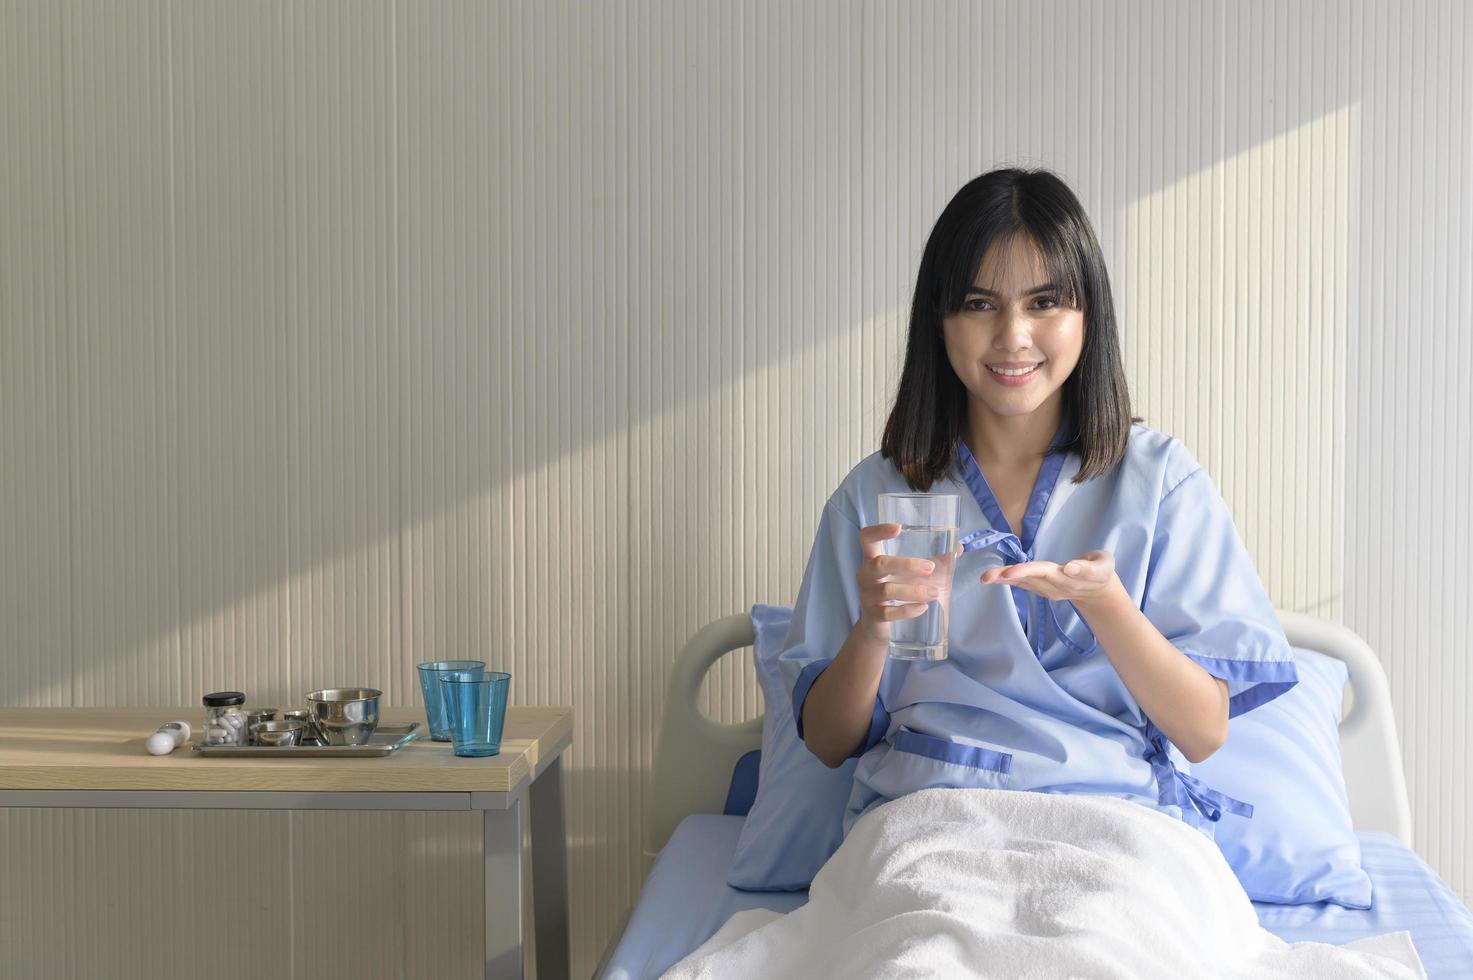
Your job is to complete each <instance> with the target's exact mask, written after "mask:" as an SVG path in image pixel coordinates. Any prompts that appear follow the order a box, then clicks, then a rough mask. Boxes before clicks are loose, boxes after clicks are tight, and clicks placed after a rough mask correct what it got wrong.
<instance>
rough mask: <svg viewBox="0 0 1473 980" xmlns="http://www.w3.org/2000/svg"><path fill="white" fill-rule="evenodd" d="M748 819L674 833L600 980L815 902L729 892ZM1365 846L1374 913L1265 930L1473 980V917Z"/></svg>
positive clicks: (1402, 865)
mask: <svg viewBox="0 0 1473 980" xmlns="http://www.w3.org/2000/svg"><path fill="white" fill-rule="evenodd" d="M742 820H743V818H742V817H736V816H719V815H715V814H695V815H693V816H690V817H687V818H686V819H685V820H684V821H683V822H682V823H681V824H680V826H679V827H678V828H676V830H675V834H674V836H672V837H671V838H670V843H669V844H668V845H666V847H665V850H664V851H662V852H661V854H660V857H659V859H658V860H656V862H655V866H654V868H653V869H652V870H651V871H650V876H649V879H648V880H647V881H646V882H645V886H644V890H643V892H641V893H640V896H639V901H638V903H637V904H636V905H635V907H634V911H633V912H632V913H631V915H630V917H629V923H628V927H627V928H626V929H625V931H624V935H623V937H622V938H621V939H620V941H619V944H618V945H617V946H616V947H615V949H614V952H613V954H612V955H611V956H610V958H609V962H608V964H607V965H606V967H605V969H604V971H603V973H602V974H600V976H601V978H602V980H646V978H648V977H658V976H659V975H660V974H661V973H663V972H664V971H665V970H667V969H669V968H670V967H671V966H672V965H673V964H674V963H675V962H676V961H678V960H679V959H680V958H681V957H683V956H685V955H686V954H687V953H689V952H690V951H691V950H693V949H695V948H696V947H697V946H699V945H700V944H701V943H703V942H705V941H706V940H707V939H709V938H711V936H712V935H714V934H715V932H716V930H717V929H719V928H720V927H721V925H722V923H724V922H725V921H726V920H727V918H729V917H730V916H731V914H732V913H733V912H737V911H740V910H742V909H753V908H767V909H772V910H774V911H777V912H791V911H792V910H793V909H795V908H797V907H798V906H800V905H802V904H803V903H804V902H805V901H807V900H808V893H807V892H744V891H738V890H737V889H735V888H731V887H729V886H728V885H727V884H726V871H727V868H728V867H729V866H730V865H731V857H732V854H733V853H734V852H735V851H736V842H737V835H738V834H740V833H741V829H742ZM1360 839H1361V848H1362V858H1361V861H1362V864H1363V866H1364V867H1365V869H1366V871H1367V873H1369V874H1370V876H1371V881H1372V882H1373V883H1374V886H1375V899H1374V903H1375V904H1374V907H1373V908H1371V909H1369V910H1366V911H1355V910H1352V909H1343V908H1340V907H1339V906H1337V905H1327V904H1318V905H1267V904H1263V903H1258V902H1255V903H1254V906H1255V907H1256V908H1257V909H1258V919H1259V921H1260V922H1261V923H1262V924H1263V927H1264V928H1265V929H1268V930H1269V931H1271V932H1273V933H1275V934H1277V935H1279V936H1281V937H1282V938H1284V939H1286V940H1288V941H1289V942H1299V941H1301V940H1315V941H1317V942H1328V943H1345V942H1350V941H1351V940H1353V939H1360V938H1362V937H1365V936H1375V935H1379V934H1381V933H1384V932H1396V931H1399V930H1402V929H1407V930H1410V931H1411V934H1412V941H1413V942H1414V943H1415V944H1416V946H1417V953H1418V955H1420V956H1421V957H1422V963H1423V965H1424V966H1426V968H1427V976H1428V977H1429V978H1431V980H1460V978H1473V912H1469V910H1468V908H1467V907H1466V906H1464V905H1463V903H1462V902H1460V901H1459V900H1458V898H1457V896H1456V895H1454V894H1453V892H1452V889H1450V888H1449V887H1448V886H1447V885H1446V884H1444V883H1443V881H1442V880H1441V879H1440V878H1438V877H1437V875H1436V874H1434V873H1433V871H1432V869H1431V868H1429V867H1427V865H1425V864H1423V863H1422V861H1421V859H1420V858H1418V857H1417V855H1416V854H1414V853H1412V852H1411V851H1410V850H1408V849H1407V848H1406V847H1405V846H1404V845H1402V844H1401V843H1400V842H1399V841H1398V840H1396V838H1394V837H1392V836H1391V835H1390V834H1361V835H1360Z"/></svg>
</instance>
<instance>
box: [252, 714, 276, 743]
mask: <svg viewBox="0 0 1473 980" xmlns="http://www.w3.org/2000/svg"><path fill="white" fill-rule="evenodd" d="M245 719H246V735H247V736H248V737H249V738H250V744H252V745H255V744H256V738H255V736H254V735H251V728H252V727H253V726H255V725H257V724H259V723H260V722H263V721H274V720H276V709H275V708H247V709H245Z"/></svg>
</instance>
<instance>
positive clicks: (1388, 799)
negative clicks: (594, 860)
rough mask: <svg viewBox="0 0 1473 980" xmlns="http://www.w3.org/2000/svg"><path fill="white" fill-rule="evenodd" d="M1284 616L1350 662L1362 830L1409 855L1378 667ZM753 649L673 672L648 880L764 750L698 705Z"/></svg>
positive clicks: (747, 634) (1333, 630) (722, 633)
mask: <svg viewBox="0 0 1473 980" xmlns="http://www.w3.org/2000/svg"><path fill="white" fill-rule="evenodd" d="M1278 616H1279V622H1280V623H1281V624H1282V625H1283V627H1284V632H1285V634H1286V635H1287V636H1288V637H1289V643H1290V645H1292V646H1296V647H1301V648H1304V649H1309V650H1317V651H1319V652H1320V653H1324V654H1328V655H1329V656H1332V657H1335V658H1337V659H1339V660H1343V661H1344V662H1345V665H1346V666H1347V667H1348V668H1349V670H1350V683H1349V692H1348V695H1347V705H1348V706H1347V709H1346V710H1345V712H1344V713H1343V715H1342V717H1341V721H1340V753H1341V757H1342V759H1343V765H1344V769H1345V788H1346V791H1347V793H1348V794H1349V796H1350V815H1351V819H1352V820H1353V821H1354V824H1355V828H1356V829H1357V830H1379V831H1385V832H1387V833H1390V834H1394V835H1395V836H1396V837H1397V838H1398V839H1399V840H1401V842H1402V843H1404V844H1406V845H1407V846H1408V847H1410V846H1411V844H1412V815H1411V807H1410V805H1409V804H1408V802H1407V789H1406V780H1405V777H1404V775H1403V773H1402V766H1401V750H1400V748H1399V746H1398V743H1397V739H1396V721H1395V718H1394V717H1393V716H1392V712H1391V694H1390V691H1389V689H1388V688H1387V686H1386V674H1385V672H1384V671H1383V670H1382V668H1381V663H1380V661H1379V660H1377V659H1376V655H1375V654H1374V653H1373V652H1372V651H1371V648H1370V647H1369V646H1367V645H1366V643H1365V641H1364V640H1362V639H1361V638H1360V637H1359V636H1357V635H1356V634H1355V633H1353V632H1351V631H1350V630H1349V629H1347V628H1346V627H1344V626H1341V625H1339V624H1337V623H1332V622H1329V621H1328V620H1324V619H1318V618H1316V617H1314V616H1308V615H1305V614H1304V613H1298V612H1287V611H1283V610H1280V611H1279V612H1278ZM753 640H754V636H753V632H752V622H751V619H750V618H749V617H748V616H746V615H745V614H738V615H734V616H727V617H726V618H724V619H719V620H717V621H716V622H714V623H711V624H710V625H708V626H706V627H705V628H703V629H702V630H700V631H699V632H698V633H696V634H695V635H694V636H692V637H691V638H690V642H688V643H687V644H686V646H685V650H684V651H683V652H682V653H681V655H680V659H679V660H677V661H676V663H675V668H674V670H673V672H672V673H671V676H670V684H669V687H668V688H667V692H666V696H665V720H664V723H663V725H662V726H661V730H660V740H659V743H658V745H657V747H656V750H655V768H654V775H653V779H652V783H651V792H650V794H649V797H648V807H647V809H646V817H645V826H644V855H645V870H646V872H648V870H649V865H650V863H651V862H653V861H654V858H655V855H656V854H658V853H659V851H660V849H661V848H662V847H664V846H665V842H666V841H668V840H669V839H670V835H671V834H672V833H673V832H674V831H675V827H676V825H677V824H679V823H680V821H681V820H683V819H685V817H686V816H688V815H689V814H692V813H721V812H723V809H724V807H725V804H726V800H727V794H728V791H729V790H730V788H731V785H732V774H733V771H734V769H735V767H736V765H737V762H738V760H739V759H741V758H742V757H743V756H745V755H746V754H747V753H749V752H751V751H752V750H754V749H760V748H761V747H762V719H761V718H760V717H759V718H754V719H752V720H750V721H746V722H743V723H742V724H740V725H724V724H719V723H717V722H714V721H712V720H711V719H709V718H707V717H706V716H705V715H704V714H702V713H701V709H700V707H699V706H698V703H697V697H698V694H699V692H700V689H701V681H702V679H703V678H704V677H705V676H706V671H707V670H708V669H710V667H711V665H712V664H714V663H715V662H716V661H717V660H719V659H720V658H721V657H722V656H723V655H725V654H727V653H730V652H731V651H733V650H740V649H741V648H743V647H749V646H751V645H752V643H753Z"/></svg>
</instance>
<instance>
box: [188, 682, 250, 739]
mask: <svg viewBox="0 0 1473 980" xmlns="http://www.w3.org/2000/svg"><path fill="white" fill-rule="evenodd" d="M204 702H205V727H204V730H203V731H202V732H200V737H201V738H203V739H204V744H206V745H246V744H248V743H249V742H250V728H249V727H248V726H247V725H246V714H245V710H244V709H243V708H242V707H241V705H243V704H245V695H244V694H242V693H241V692H240V691H217V692H215V693H214V694H206V695H205V697H204Z"/></svg>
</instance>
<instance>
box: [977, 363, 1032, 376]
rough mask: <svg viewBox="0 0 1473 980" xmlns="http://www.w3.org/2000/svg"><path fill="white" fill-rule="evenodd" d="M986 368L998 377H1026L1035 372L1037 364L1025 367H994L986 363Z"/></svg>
mask: <svg viewBox="0 0 1473 980" xmlns="http://www.w3.org/2000/svg"><path fill="white" fill-rule="evenodd" d="M987 370H989V371H991V372H992V373H993V374H995V375H997V376H998V377H1000V378H1026V377H1028V376H1029V375H1031V374H1035V373H1037V371H1038V365H1037V364H1034V365H1032V366H1030V367H1027V368H995V367H993V366H992V365H990V364H989V365H987Z"/></svg>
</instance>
